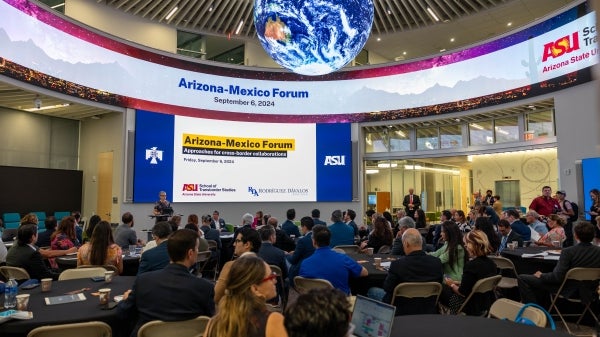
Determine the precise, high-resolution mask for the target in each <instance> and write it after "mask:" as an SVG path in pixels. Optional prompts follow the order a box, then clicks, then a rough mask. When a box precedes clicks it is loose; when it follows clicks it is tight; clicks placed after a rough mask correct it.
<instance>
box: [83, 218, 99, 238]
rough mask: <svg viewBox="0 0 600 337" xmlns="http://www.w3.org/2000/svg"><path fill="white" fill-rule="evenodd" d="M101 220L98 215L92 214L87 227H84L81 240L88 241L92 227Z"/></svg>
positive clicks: (92, 230)
mask: <svg viewBox="0 0 600 337" xmlns="http://www.w3.org/2000/svg"><path fill="white" fill-rule="evenodd" d="M101 220H102V218H100V216H99V215H92V217H91V218H90V221H88V225H87V228H86V229H85V235H84V236H83V242H84V243H86V242H89V241H90V239H91V238H92V233H93V232H94V228H96V225H97V224H98V223H99V222H100V221H101Z"/></svg>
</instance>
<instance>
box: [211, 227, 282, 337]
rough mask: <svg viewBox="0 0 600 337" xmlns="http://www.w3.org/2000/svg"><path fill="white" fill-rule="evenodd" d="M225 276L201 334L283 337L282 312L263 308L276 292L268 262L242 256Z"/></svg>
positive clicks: (221, 336)
mask: <svg viewBox="0 0 600 337" xmlns="http://www.w3.org/2000/svg"><path fill="white" fill-rule="evenodd" d="M250 230H252V229H250ZM240 234H241V233H240ZM238 235H239V234H238ZM229 276H230V277H228V278H227V280H225V285H224V288H225V290H224V291H225V294H226V296H224V297H223V298H222V299H221V300H220V302H219V305H218V308H217V314H216V315H215V316H214V317H213V318H211V320H210V321H209V322H208V325H207V327H206V331H205V332H204V336H205V337H239V336H248V337H263V336H264V337H287V333H286V331H285V327H284V325H283V315H281V314H280V313H278V312H270V311H269V310H267V305H266V299H268V298H273V297H275V296H276V294H277V292H276V290H275V284H276V283H277V277H276V275H275V274H273V273H272V271H271V268H270V267H269V265H268V264H266V263H265V262H264V261H263V260H262V259H261V258H259V257H256V256H246V257H243V258H240V259H237V260H235V261H234V262H233V264H232V266H231V269H230V271H229Z"/></svg>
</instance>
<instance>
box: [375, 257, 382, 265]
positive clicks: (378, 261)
mask: <svg viewBox="0 0 600 337" xmlns="http://www.w3.org/2000/svg"><path fill="white" fill-rule="evenodd" d="M375 267H381V258H380V257H376V258H375Z"/></svg>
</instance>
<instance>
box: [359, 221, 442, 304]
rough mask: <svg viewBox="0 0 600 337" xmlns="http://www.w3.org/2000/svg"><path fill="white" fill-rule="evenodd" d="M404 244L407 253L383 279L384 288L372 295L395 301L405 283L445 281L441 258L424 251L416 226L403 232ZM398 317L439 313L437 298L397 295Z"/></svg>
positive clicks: (370, 293)
mask: <svg viewBox="0 0 600 337" xmlns="http://www.w3.org/2000/svg"><path fill="white" fill-rule="evenodd" d="M402 244H403V245H404V251H405V252H406V256H405V257H404V258H400V259H397V260H395V261H392V263H391V265H390V269H389V271H388V275H387V277H386V278H385V281H384V282H383V289H381V288H371V289H369V292H368V296H369V297H371V298H374V299H376V300H379V301H383V302H385V303H391V302H392V297H393V296H394V289H395V288H396V286H397V285H398V284H400V283H405V282H439V283H440V284H441V283H442V281H443V279H444V273H443V271H442V269H443V268H442V262H441V261H440V259H438V258H436V257H433V256H429V255H427V254H425V252H424V251H423V237H422V236H421V233H420V232H419V231H418V230H417V229H414V228H409V229H407V230H406V231H405V232H404V234H402ZM391 304H393V305H395V306H396V316H399V315H417V314H435V313H437V307H436V298H434V297H431V298H415V299H407V298H403V297H400V298H397V299H396V301H395V303H391Z"/></svg>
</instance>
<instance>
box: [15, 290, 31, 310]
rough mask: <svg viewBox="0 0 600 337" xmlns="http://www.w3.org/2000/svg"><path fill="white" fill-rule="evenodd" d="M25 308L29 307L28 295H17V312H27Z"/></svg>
mask: <svg viewBox="0 0 600 337" xmlns="http://www.w3.org/2000/svg"><path fill="white" fill-rule="evenodd" d="M27 307H29V294H19V295H17V310H19V311H27Z"/></svg>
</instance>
